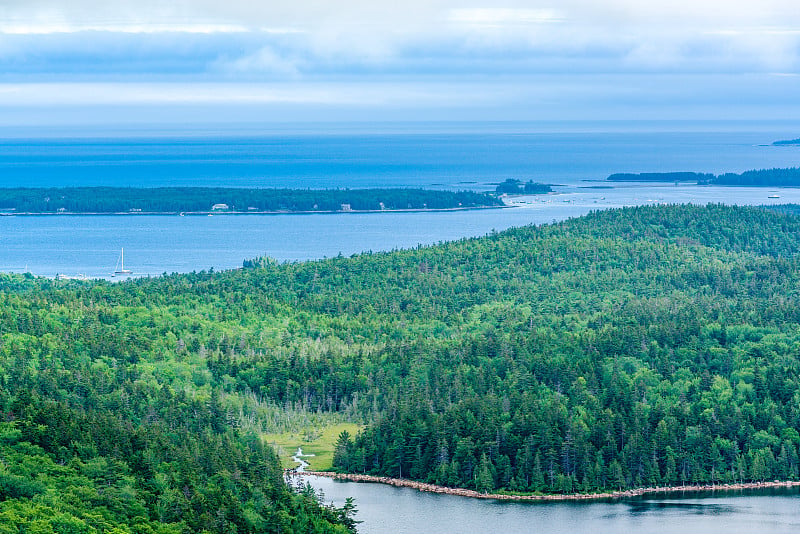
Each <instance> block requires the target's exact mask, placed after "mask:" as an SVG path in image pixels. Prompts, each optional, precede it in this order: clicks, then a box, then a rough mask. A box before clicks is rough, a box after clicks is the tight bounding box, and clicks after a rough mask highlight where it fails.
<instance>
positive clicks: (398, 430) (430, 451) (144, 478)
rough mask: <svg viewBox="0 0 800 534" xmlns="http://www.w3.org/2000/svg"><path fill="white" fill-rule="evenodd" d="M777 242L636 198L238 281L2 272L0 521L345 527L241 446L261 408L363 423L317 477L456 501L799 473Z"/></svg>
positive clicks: (756, 222) (231, 277)
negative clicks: (468, 495)
mask: <svg viewBox="0 0 800 534" xmlns="http://www.w3.org/2000/svg"><path fill="white" fill-rule="evenodd" d="M798 250H800V219H798V218H797V217H796V216H794V215H792V214H789V213H782V212H777V211H770V210H765V209H760V208H753V207H730V206H721V205H709V206H704V207H699V206H650V207H635V208H624V209H618V210H608V211H601V212H594V213H591V214H589V215H587V216H585V217H581V218H577V219H570V220H567V221H564V222H562V223H558V224H552V225H545V226H539V227H523V228H516V229H510V230H507V231H504V232H499V233H492V234H490V235H488V236H485V237H482V238H475V239H463V240H459V241H455V242H451V243H442V244H439V245H436V246H430V247H422V246H421V247H417V248H415V249H411V250H402V251H393V252H385V253H365V254H358V255H354V256H352V257H337V258H331V259H326V260H319V261H309V262H296V263H278V262H276V261H274V260H269V259H264V260H261V261H257V260H254V261H249V262H247V267H248V268H246V269H242V270H237V271H226V272H198V273H188V274H175V275H170V276H164V277H158V278H152V279H138V280H130V281H125V282H122V283H109V282H105V281H93V282H82V281H74V280H66V281H57V280H47V279H40V278H34V277H31V276H23V275H0V386H2V387H1V388H0V414H4V415H3V417H2V419H4V421H2V424H0V431H2V433H1V434H0V436H5V437H3V438H1V439H0V449H1V450H0V453H2V454H3V455H4V456H3V457H4V458H19V460H14V462H10V461H6V462H5V463H4V464H3V465H4V466H5V467H4V468H3V469H5V471H2V470H0V475H2V476H0V492H2V498H0V525H3V524H7V525H12V524H15V523H14V521H23V520H25V521H28V522H29V523H30V524H33V522H35V521H45V520H49V519H46V518H47V517H48V514H51V515H52V513H54V512H53V511H57V512H58V513H67V511H68V512H69V514H70V518H69V520H70V521H82V522H83V523H84V524H86V525H88V526H87V529H86V531H87V532H89V531H91V530H88V527H91V528H94V529H95V530H97V531H99V532H111V529H110V528H107V527H106V526H103V525H104V524H105V523H102V522H101V518H99V517H96V513H100V512H92V510H93V509H96V510H100V509H101V508H102V509H103V510H104V511H102V513H101V515H103V517H104V518H105V519H103V521H106V522H107V523H108V524H109V525H111V524H115V525H118V526H119V528H121V529H123V530H122V531H123V532H126V530H124V529H126V528H127V529H128V530H127V531H130V532H138V531H137V530H135V529H136V528H139V527H138V526H136V525H138V524H139V523H141V524H148V525H150V526H149V528H151V530H152V531H153V532H162V531H163V532H173V531H175V532H200V531H202V530H203V529H205V530H207V531H209V532H232V531H233V529H234V528H236V529H237V530H236V531H237V532H271V531H280V530H281V529H284V530H289V529H296V530H302V529H304V528H305V529H308V530H312V531H315V530H319V531H324V530H325V529H328V530H330V531H337V529H338V530H339V531H343V529H348V528H354V524H353V523H352V519H353V518H352V513H351V512H352V510H349V509H348V510H344V509H336V508H331V507H329V506H325V505H323V504H321V503H320V502H319V500H318V499H315V498H313V497H312V496H311V495H309V494H308V492H307V491H303V490H301V491H297V490H290V489H289V488H287V487H286V486H285V485H284V484H283V482H282V479H281V473H280V470H279V468H278V467H277V466H278V464H277V461H276V459H275V457H274V453H273V452H272V451H270V450H269V449H268V448H265V447H264V446H263V444H262V443H261V441H260V437H259V436H260V435H261V434H262V433H263V432H268V431H270V430H271V428H272V427H271V425H274V424H275V423H274V419H275V418H276V414H280V413H283V414H286V415H285V416H286V417H289V416H296V415H297V414H299V413H304V412H305V413H314V414H317V415H318V416H319V417H324V416H325V414H331V415H336V416H337V418H339V420H341V418H342V417H344V418H347V419H349V420H351V421H355V422H359V423H362V424H363V425H364V429H363V430H362V431H361V432H359V433H357V434H356V435H342V436H340V440H339V442H338V443H337V446H336V450H335V457H334V461H335V465H336V466H337V468H338V469H340V470H343V471H350V472H358V473H368V474H376V475H387V476H399V477H404V478H413V479H417V480H422V481H427V482H435V483H438V484H442V485H447V486H457V487H467V488H471V489H477V490H479V491H516V492H547V493H565V492H567V493H568V492H575V491H585V492H593V491H601V490H608V489H619V488H631V487H635V486H643V485H654V484H659V485H660V484H667V485H670V484H687V483H688V484H691V483H712V482H735V481H761V480H773V479H776V478H778V479H791V480H797V479H798V469H799V468H800V461H798V454H799V447H800V433H799V432H800V361H798V353H799V352H798V350H797V348H798V347H800V306H799V305H798V304H799V302H798V299H799V298H800V294H799V293H798V291H797V287H800V263H798V262H799V261H800V260H798V256H797V252H798ZM278 417H279V416H278ZM23 460H24V461H23ZM31 466H40V467H41V469H40V468H39V467H36V468H35V469H34V468H33V467H31ZM37 469H38V470H40V471H41V470H46V472H47V473H48V475H47V477H45V478H41V477H39V478H37V477H36V476H34V475H33V473H34V472H35V471H36V470H37ZM105 472H108V476H109V477H111V478H110V479H108V480H106V479H103V478H102V476H101V474H102V473H105ZM2 477H6V478H2ZM70 481H71V482H70ZM69 484H72V486H74V487H75V488H76V489H75V490H74V491H73V490H70V491H66V490H65V488H68V487H70V486H69ZM102 488H115V489H114V491H108V492H107V491H105V490H104V491H102V492H101V491H100V489H102ZM70 492H72V493H70ZM95 493H97V495H96V496H95ZM76 495H77V496H76ZM80 495H86V496H87V497H86V500H85V502H87V503H94V504H93V505H89V504H87V505H83V507H81V506H79V505H78V504H77V503H78V502H83V501H80V498H79V497H78V496H80ZM112 497H113V498H112ZM70 503H72V504H70ZM68 505H69V506H73V508H68ZM42 507H44V508H42ZM93 507H94V508H93ZM65 510H67V511H65ZM4 514H5V515H4ZM26 514H27V515H26ZM92 514H95V515H92ZM53 517H55V515H53ZM58 517H61V516H58ZM4 518H5V519H4ZM26 518H27V519H26ZM53 520H55V519H53ZM59 520H61V519H59ZM64 520H65V521H66V520H67V519H64ZM3 521H5V523H3ZM137 522H139V523H137ZM76 524H77V523H76ZM114 528H117V527H114ZM104 529H105V530H104ZM158 529H162V530H161V531H159V530H158ZM163 529H167V530H163ZM169 529H172V530H169ZM140 531H143V532H147V531H146V530H144V527H142V528H141V529H140Z"/></svg>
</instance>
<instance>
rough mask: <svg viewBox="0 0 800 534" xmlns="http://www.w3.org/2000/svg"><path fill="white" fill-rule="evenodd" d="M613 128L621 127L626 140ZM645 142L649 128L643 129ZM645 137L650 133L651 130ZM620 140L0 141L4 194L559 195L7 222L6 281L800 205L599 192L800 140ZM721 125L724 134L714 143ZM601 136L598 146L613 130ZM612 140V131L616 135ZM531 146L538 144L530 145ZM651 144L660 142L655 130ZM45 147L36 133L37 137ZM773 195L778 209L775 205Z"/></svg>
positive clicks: (674, 135) (784, 128)
mask: <svg viewBox="0 0 800 534" xmlns="http://www.w3.org/2000/svg"><path fill="white" fill-rule="evenodd" d="M617 126H618V125H617ZM645 126H646V125H645ZM651 126H652V125H651ZM703 126H704V125H703V124H702V123H698V124H694V125H693V126H692V128H691V129H690V130H691V131H650V130H649V129H648V128H649V127H648V128H640V130H641V131H625V130H624V128H623V129H622V130H620V129H618V128H617V127H616V126H615V127H614V128H611V127H609V126H608V125H605V126H604V125H602V124H601V125H596V124H595V125H588V126H587V125H584V126H583V127H584V128H585V131H580V128H581V127H582V126H581V125H579V124H571V125H569V128H567V127H564V125H561V127H562V129H564V131H558V130H559V127H558V125H556V126H553V125H550V126H549V128H550V131H539V130H536V128H533V127H531V126H530V125H525V124H523V125H521V126H518V127H516V129H509V128H508V126H502V127H499V126H497V125H481V124H473V125H471V126H470V127H468V128H466V129H461V130H459V129H456V130H454V131H449V130H447V129H446V128H444V129H443V128H441V127H438V129H437V128H427V129H425V131H424V132H419V131H417V132H413V131H407V130H404V131H401V132H393V131H387V130H386V129H383V130H381V129H378V130H377V131H375V132H372V133H365V132H362V131H355V130H354V131H351V130H347V129H344V130H338V131H335V132H333V133H331V132H328V133H318V132H316V133H315V132H312V131H305V132H301V131H297V130H293V129H287V130H286V131H281V130H273V131H270V132H262V133H253V132H248V133H246V134H242V133H239V134H235V135H234V134H231V133H230V132H228V133H226V134H224V135H222V134H218V133H213V132H204V133H197V132H192V134H191V135H189V134H187V133H186V132H183V133H181V132H177V133H176V132H166V133H165V132H160V133H159V135H149V136H148V135H145V134H142V133H141V132H140V133H138V134H137V135H135V136H133V135H129V136H127V137H102V136H99V135H98V136H94V137H92V136H89V137H76V136H71V137H68V136H65V137H50V138H43V137H38V138H37V137H29V138H25V137H19V136H17V137H11V136H8V135H7V136H6V137H5V138H0V187H7V186H33V187H43V186H59V185H63V186H82V185H83V186H87V185H119V186H165V185H206V186H214V185H226V186H242V187H244V186H279V187H326V188H330V187H351V188H356V187H396V186H423V187H438V188H449V189H477V190H486V189H492V188H493V187H494V185H493V184H495V183H497V182H499V181H502V180H504V179H506V178H509V177H515V178H520V179H523V180H527V179H533V180H538V181H543V182H548V183H555V184H561V185H560V186H559V187H557V188H556V189H557V191H558V193H559V194H557V195H549V196H547V197H540V198H528V199H523V202H522V203H521V204H520V206H519V207H517V208H514V209H504V210H479V211H470V212H455V213H451V212H448V213H382V214H335V215H274V216H238V217H232V216H227V217H223V216H214V217H159V216H116V217H101V216H97V217H72V216H63V217H61V216H58V217H0V271H16V272H21V271H30V272H32V273H34V274H37V275H45V276H54V275H56V274H58V273H60V274H66V275H77V274H84V275H87V276H90V277H101V276H107V275H108V274H109V273H110V272H111V271H112V270H113V268H114V266H115V264H116V261H117V258H118V256H119V251H120V249H121V248H123V247H124V248H125V251H126V254H125V257H126V267H129V268H131V269H133V270H134V271H135V272H136V273H137V274H138V275H157V274H161V273H164V272H186V271H194V270H203V269H209V268H212V267H213V268H214V269H229V268H234V267H238V266H240V265H241V262H242V260H243V259H245V258H252V257H255V256H260V255H268V256H272V257H274V258H276V259H278V260H287V261H294V260H305V259H313V258H322V257H326V256H328V257H330V256H335V255H337V254H344V255H350V254H353V253H357V252H362V251H368V250H373V251H378V250H391V249H395V248H404V247H413V246H416V245H418V244H431V243H436V242H439V241H443V240H451V239H458V238H462V237H471V236H480V235H484V234H486V233H488V232H491V231H492V230H503V229H505V228H508V227H510V226H519V225H524V224H532V223H533V224H540V223H546V222H551V221H555V220H562V219H564V218H567V217H574V216H579V215H582V214H584V213H586V212H588V211H589V210H592V209H601V208H607V207H614V206H625V205H634V204H645V203H656V202H697V203H706V202H729V203H737V204H751V203H752V204H760V203H768V202H773V203H774V202H781V203H783V202H800V196H798V193H797V190H778V189H773V190H765V189H759V190H748V189H735V188H730V189H723V188H713V187H706V188H702V187H696V186H680V187H675V186H652V185H646V186H639V187H635V186H631V185H628V184H623V185H621V186H615V187H614V188H613V189H591V188H589V187H591V186H597V185H598V182H597V180H602V179H605V178H606V177H607V176H608V175H609V174H611V173H613V172H625V171H630V172H644V171H676V170H693V171H703V172H715V173H721V172H727V171H743V170H746V169H753V168H768V167H790V166H797V165H800V148H798V147H773V146H766V145H768V144H769V143H770V142H772V141H773V140H775V139H785V138H790V137H796V136H797V134H798V132H800V125H794V124H777V125H769V124H767V125H747V129H746V130H742V131H736V130H735V128H734V129H733V130H732V131H731V130H728V131H716V132H709V131H704V130H703ZM716 126H718V125H715V127H716ZM604 128H605V130H604ZM615 128H617V129H615ZM529 130H530V131H529ZM656 130H657V128H656ZM39 133H41V132H39ZM770 195H778V196H780V198H779V199H768V198H767V197H768V196H770Z"/></svg>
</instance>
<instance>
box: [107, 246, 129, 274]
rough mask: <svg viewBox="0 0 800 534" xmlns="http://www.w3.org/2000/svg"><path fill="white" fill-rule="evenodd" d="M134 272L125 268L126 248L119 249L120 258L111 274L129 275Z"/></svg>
mask: <svg viewBox="0 0 800 534" xmlns="http://www.w3.org/2000/svg"><path fill="white" fill-rule="evenodd" d="M131 274H133V271H131V270H130V269H126V268H125V249H124V248H120V249H119V259H118V260H117V265H116V266H115V267H114V273H113V274H112V275H111V276H128V275H131Z"/></svg>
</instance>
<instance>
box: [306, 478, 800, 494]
mask: <svg viewBox="0 0 800 534" xmlns="http://www.w3.org/2000/svg"><path fill="white" fill-rule="evenodd" d="M294 474H296V475H300V476H303V475H313V476H320V477H328V478H333V479H335V480H347V481H350V482H370V483H378V484H388V485H390V486H396V487H403V488H413V489H416V490H419V491H425V492H429V493H442V494H446V495H457V496H459V497H470V498H473V499H493V500H501V501H585V500H602V499H625V498H630V497H640V496H642V495H650V494H658V493H691V492H702V491H741V490H753V489H769V488H790V487H798V486H800V481H796V480H787V481H779V480H775V481H772V482H743V483H738V484H701V485H693V486H654V487H647V488H636V489H630V490H623V491H613V492H604V493H572V494H566V495H507V494H503V493H480V492H478V491H475V490H468V489H463V488H448V487H445V486H437V485H435V484H427V483H425V482H418V481H416V480H408V479H404V478H391V477H379V476H372V475H358V474H353V473H332V472H329V471H302V472H296V473H294Z"/></svg>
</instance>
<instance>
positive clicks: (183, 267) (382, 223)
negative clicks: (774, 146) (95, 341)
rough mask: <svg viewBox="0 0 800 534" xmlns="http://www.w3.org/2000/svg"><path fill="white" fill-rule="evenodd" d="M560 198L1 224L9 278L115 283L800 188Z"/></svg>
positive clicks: (794, 197) (3, 265)
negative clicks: (405, 209) (462, 207)
mask: <svg viewBox="0 0 800 534" xmlns="http://www.w3.org/2000/svg"><path fill="white" fill-rule="evenodd" d="M560 189H561V191H562V193H560V194H556V195H546V196H539V197H526V198H523V199H520V202H525V203H524V204H520V206H519V207H515V208H506V209H488V210H472V211H457V212H420V213H370V214H367V213H364V214H359V213H340V214H314V215H241V216H233V215H215V216H213V217H199V216H194V217H178V216H149V215H130V216H60V215H50V216H31V217H21V216H14V217H0V271H7V272H8V271H11V272H31V273H33V274H35V275H40V276H51V277H52V276H55V275H56V274H62V275H68V276H75V275H79V274H80V275H86V276H89V277H106V276H108V275H110V273H111V272H112V271H113V270H114V267H115V265H116V262H117V259H118V257H119V253H120V249H121V248H124V249H125V266H126V268H130V269H132V270H133V271H134V272H135V273H136V274H137V275H140V276H141V275H159V274H162V273H164V272H167V273H171V272H190V271H199V270H208V269H210V268H214V269H216V270H220V269H232V268H236V267H240V266H241V264H242V260H244V259H245V258H253V257H256V256H264V255H266V256H271V257H273V258H276V259H278V260H281V261H295V260H306V259H315V258H323V257H332V256H336V255H338V254H344V255H351V254H355V253H358V252H364V251H370V250H372V251H381V250H391V249H395V248H408V247H414V246H416V245H418V244H433V243H437V242H439V241H447V240H452V239H459V238H462V237H471V236H480V235H485V234H487V233H489V232H491V231H493V230H497V231H500V230H503V229H506V228H508V227H511V226H520V225H525V224H542V223H549V222H552V221H556V220H562V219H565V218H568V217H576V216H579V215H582V214H585V213H587V212H588V211H590V210H593V209H601V208H608V207H614V206H627V205H635V204H649V203H675V202H695V203H699V204H706V203H708V202H722V201H724V202H728V203H735V204H768V203H773V204H774V203H786V202H794V203H800V189H778V188H773V189H752V188H723V187H698V186H691V185H682V186H678V187H676V186H674V185H667V186H653V185H644V186H634V185H626V184H622V185H621V186H618V187H615V188H614V189H579V188H577V187H567V188H560ZM771 195H777V196H779V197H780V198H777V199H775V198H768V197H769V196H771Z"/></svg>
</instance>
